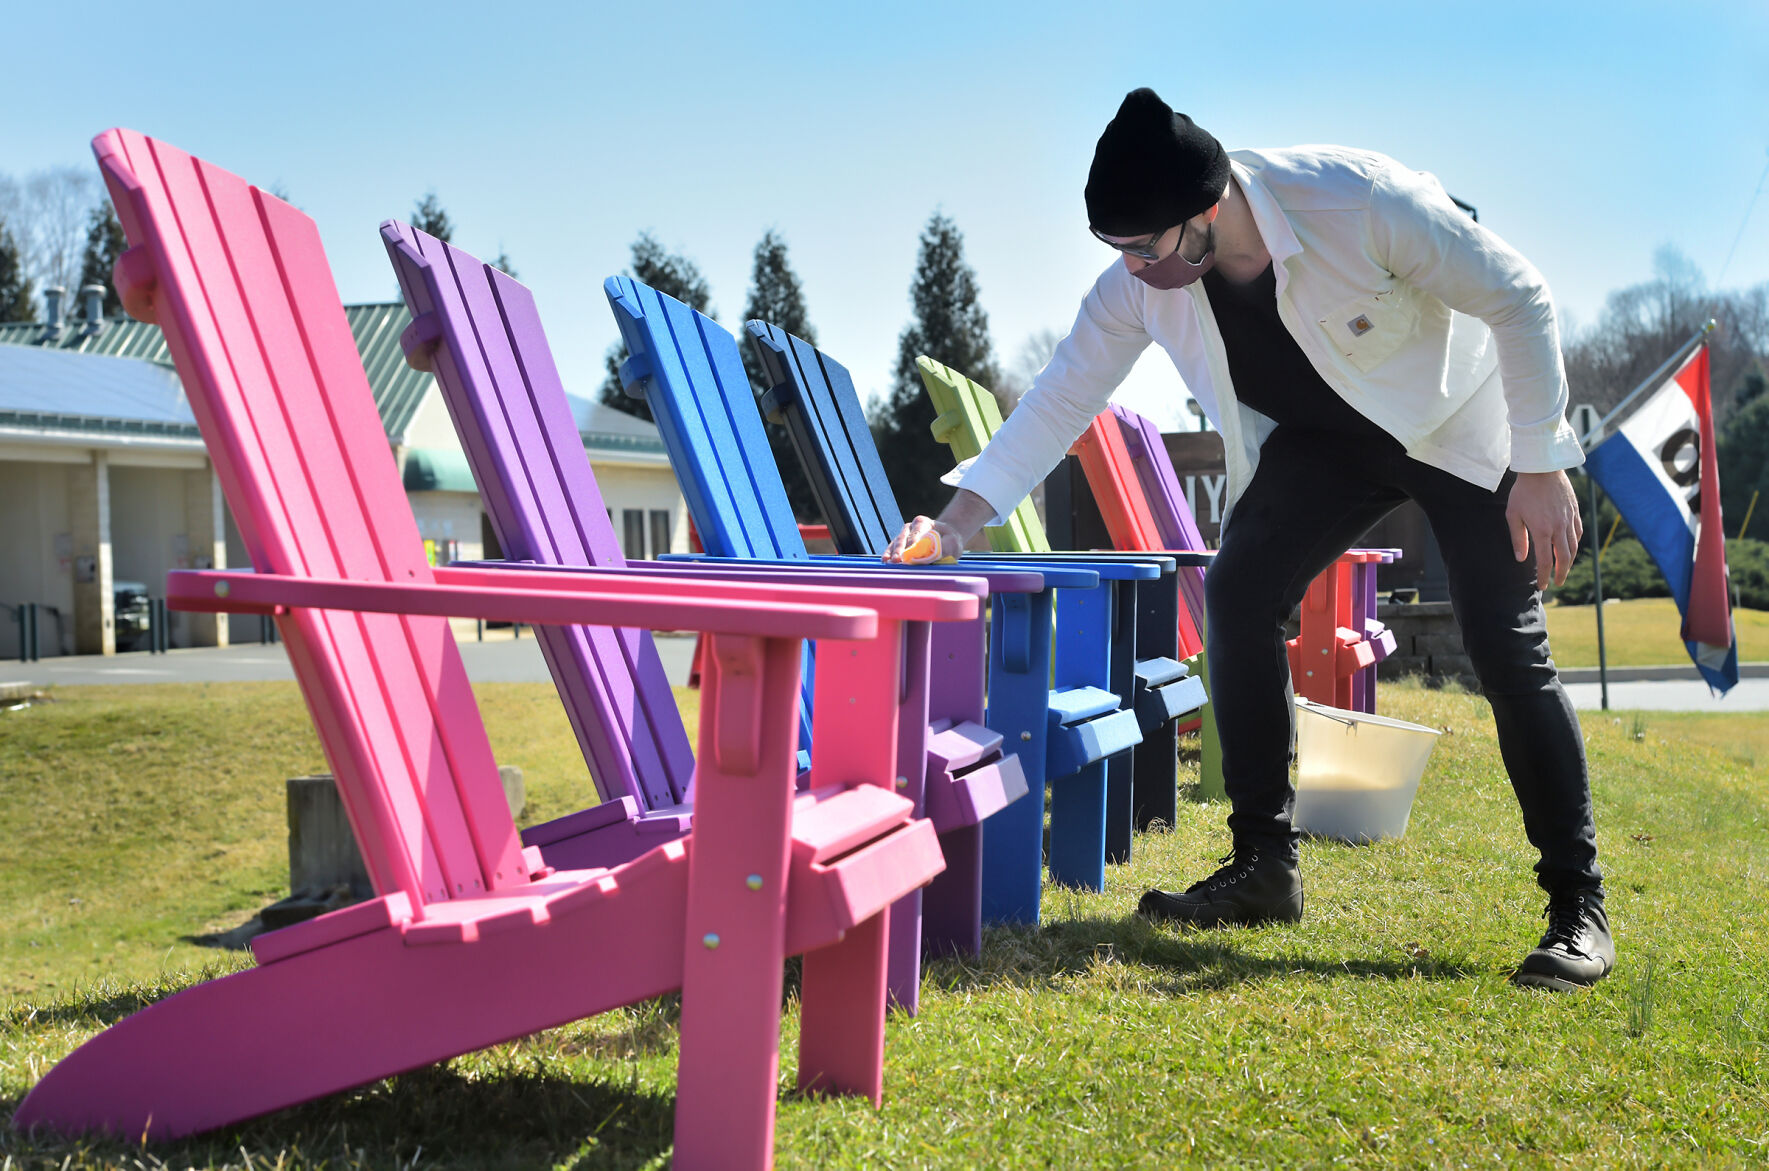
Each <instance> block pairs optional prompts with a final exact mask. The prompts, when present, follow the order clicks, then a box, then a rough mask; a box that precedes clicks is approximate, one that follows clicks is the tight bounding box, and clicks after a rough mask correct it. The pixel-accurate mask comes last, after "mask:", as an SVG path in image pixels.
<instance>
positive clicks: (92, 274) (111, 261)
mask: <svg viewBox="0 0 1769 1171" xmlns="http://www.w3.org/2000/svg"><path fill="white" fill-rule="evenodd" d="M128 247H129V238H128V237H127V236H125V235H124V234H123V225H122V224H120V223H118V222H117V213H116V212H115V211H114V210H112V208H111V203H110V200H108V199H104V200H100V201H99V203H98V206H96V207H94V208H93V209H92V213H91V215H89V216H88V217H87V220H86V251H85V252H84V253H83V254H81V257H80V286H81V287H82V288H84V287H85V286H87V285H103V286H104V315H105V316H106V317H115V316H116V315H117V314H119V313H121V312H122V311H123V302H122V301H121V300H119V299H118V297H117V290H116V286H115V285H113V284H112V283H111V269H112V268H113V267H114V266H115V265H116V263H117V257H119V256H121V255H123V252H124V250H125V249H127V248H128Z"/></svg>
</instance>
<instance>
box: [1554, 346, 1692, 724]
mask: <svg viewBox="0 0 1769 1171" xmlns="http://www.w3.org/2000/svg"><path fill="white" fill-rule="evenodd" d="M1718 327H1719V322H1717V321H1715V320H1714V319H1713V318H1712V317H1710V318H1708V320H1707V323H1706V324H1705V325H1703V326H1702V327H1701V328H1700V329H1698V330H1696V331H1695V336H1694V337H1692V338H1690V339H1689V340H1688V341H1686V342H1684V343H1683V344H1682V345H1681V346H1679V347H1678V348H1677V352H1676V353H1674V354H1672V355H1671V356H1670V357H1669V358H1667V359H1665V361H1664V363H1663V364H1662V365H1661V366H1659V368H1658V369H1656V370H1654V371H1653V372H1652V373H1651V374H1648V375H1647V376H1646V378H1645V380H1644V381H1643V382H1641V383H1640V385H1639V386H1636V387H1635V388H1634V389H1633V390H1631V391H1629V392H1628V394H1627V396H1626V397H1625V398H1623V399H1622V401H1621V402H1619V403H1617V404H1616V405H1615V407H1614V408H1613V409H1612V410H1611V411H1610V412H1609V414H1607V415H1605V416H1603V418H1602V419H1600V420H1599V421H1598V422H1597V425H1596V426H1594V427H1592V428H1591V429H1590V430H1589V431H1587V432H1585V434H1583V435H1581V436H1579V446H1580V447H1581V448H1583V449H1585V450H1587V451H1589V450H1590V448H1591V444H1592V442H1593V441H1594V440H1596V439H1597V438H1599V437H1600V436H1602V435H1603V432H1604V429H1605V428H1606V427H1608V426H1609V424H1610V421H1611V420H1613V419H1614V418H1615V417H1616V416H1617V415H1620V414H1621V413H1622V412H1623V411H1625V410H1627V409H1628V406H1629V405H1630V404H1631V403H1633V401H1634V400H1635V399H1637V398H1639V397H1640V396H1641V395H1642V394H1644V393H1646V392H1647V391H1649V390H1653V389H1656V388H1657V387H1659V386H1661V385H1663V383H1664V379H1665V376H1666V375H1668V374H1670V373H1671V372H1672V371H1674V370H1676V369H1677V368H1678V367H1679V366H1681V365H1682V364H1683V363H1684V362H1686V361H1688V359H1689V355H1691V354H1693V353H1695V351H1696V348H1697V347H1698V346H1700V345H1701V344H1702V343H1704V342H1706V341H1707V340H1708V335H1709V334H1710V333H1713V332H1714V330H1715V329H1717V328H1718ZM1585 481H1586V483H1588V484H1589V485H1590V487H1591V592H1592V595H1593V597H1592V601H1593V602H1594V604H1595V606H1596V610H1597V685H1598V688H1599V690H1600V692H1601V697H1602V700H1601V701H1602V704H1603V710H1604V711H1608V710H1609V647H1608V645H1607V644H1606V643H1605V642H1604V638H1603V549H1602V548H1601V547H1600V546H1599V545H1598V544H1597V529H1598V527H1599V526H1598V523H1597V477H1596V476H1593V475H1592V474H1591V473H1590V471H1589V470H1588V469H1587V470H1586V472H1585Z"/></svg>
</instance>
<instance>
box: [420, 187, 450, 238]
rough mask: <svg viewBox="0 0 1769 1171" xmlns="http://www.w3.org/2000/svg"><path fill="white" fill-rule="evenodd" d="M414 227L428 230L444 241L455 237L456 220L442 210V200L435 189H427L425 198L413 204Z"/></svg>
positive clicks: (423, 230)
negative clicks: (437, 196)
mask: <svg viewBox="0 0 1769 1171" xmlns="http://www.w3.org/2000/svg"><path fill="white" fill-rule="evenodd" d="M412 227H414V228H416V229H418V231H420V232H428V233H430V234H431V235H432V236H435V237H436V238H437V239H438V240H441V241H443V242H444V243H447V242H449V241H450V240H453V239H454V238H455V225H454V221H453V220H451V219H449V218H448V213H447V212H446V211H444V210H442V202H441V201H440V200H438V199H437V198H436V192H434V191H426V192H425V193H424V198H422V199H420V200H418V202H417V203H416V204H414V205H413V206H412Z"/></svg>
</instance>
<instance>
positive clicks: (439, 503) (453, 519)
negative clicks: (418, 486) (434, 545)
mask: <svg viewBox="0 0 1769 1171" xmlns="http://www.w3.org/2000/svg"><path fill="white" fill-rule="evenodd" d="M406 499H407V500H409V501H411V505H412V515H413V516H414V517H416V518H417V521H418V535H419V536H420V537H422V538H424V539H425V540H426V541H436V542H443V541H453V542H454V543H455V550H454V556H453V558H452V560H455V561H478V560H479V559H480V558H482V557H483V556H484V555H485V547H484V544H483V537H482V535H481V534H482V530H481V529H480V526H479V517H480V514H481V509H480V504H479V494H478V493H477V492H407V493H406ZM435 560H436V562H437V563H438V564H444V563H446V562H447V561H448V560H450V558H446V557H443V556H442V555H441V553H440V552H438V554H437V555H436V557H435Z"/></svg>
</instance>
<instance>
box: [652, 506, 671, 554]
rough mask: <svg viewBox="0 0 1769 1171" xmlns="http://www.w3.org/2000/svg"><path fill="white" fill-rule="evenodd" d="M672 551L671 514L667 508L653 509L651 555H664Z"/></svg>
mask: <svg viewBox="0 0 1769 1171" xmlns="http://www.w3.org/2000/svg"><path fill="white" fill-rule="evenodd" d="M669 551H670V514H669V512H668V511H666V510H665V509H661V508H654V509H652V510H651V556H653V557H662V556H663V555H664V554H665V553H668V552H669Z"/></svg>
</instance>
